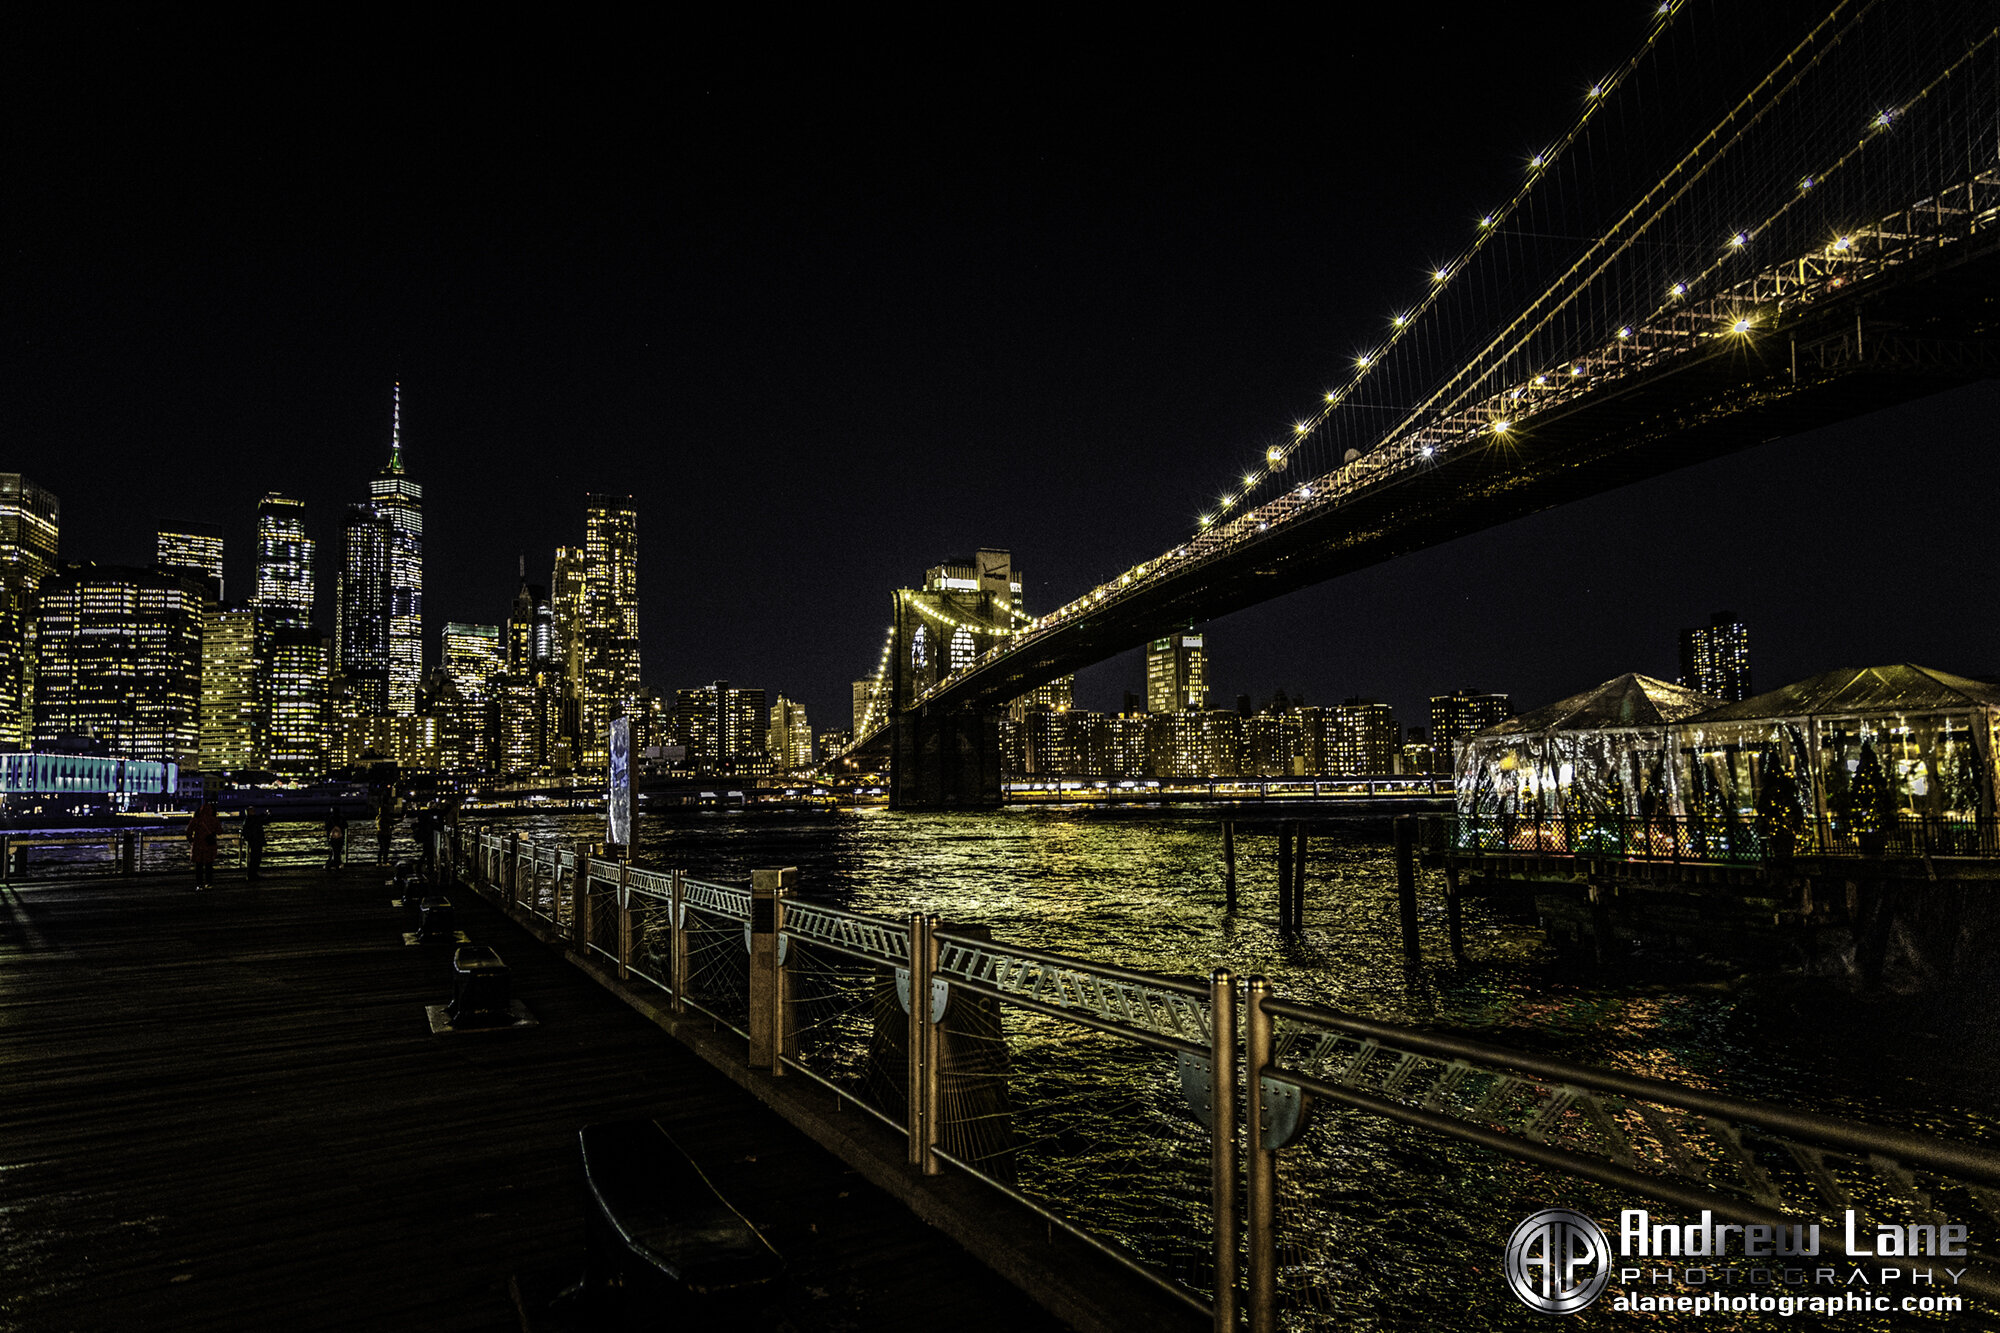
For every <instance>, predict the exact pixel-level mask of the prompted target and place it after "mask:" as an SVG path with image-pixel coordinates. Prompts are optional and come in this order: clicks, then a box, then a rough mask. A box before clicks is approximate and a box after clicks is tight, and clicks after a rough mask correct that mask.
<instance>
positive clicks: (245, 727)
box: [196, 604, 267, 773]
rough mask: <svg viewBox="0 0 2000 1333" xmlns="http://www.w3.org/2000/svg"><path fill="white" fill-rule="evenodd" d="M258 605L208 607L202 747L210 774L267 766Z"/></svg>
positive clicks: (204, 765) (204, 636)
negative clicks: (265, 760)
mask: <svg viewBox="0 0 2000 1333" xmlns="http://www.w3.org/2000/svg"><path fill="white" fill-rule="evenodd" d="M259 642H260V640H259V634H258V624H257V608H256V607H254V606H215V605H212V604H211V605H208V606H206V607H205V608H204V609H203V615H202V628H201V714H200V718H201V721H200V749H199V757H198V759H197V761H196V762H197V764H198V765H199V767H200V769H201V771H202V772H204V773H233V772H240V771H243V770H246V769H261V768H263V767H264V736H265V727H266V718H267V715H266V713H265V707H264V697H263V671H262V669H261V667H260V662H259Z"/></svg>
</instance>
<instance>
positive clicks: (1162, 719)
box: [1148, 708, 1243, 778]
mask: <svg viewBox="0 0 2000 1333" xmlns="http://www.w3.org/2000/svg"><path fill="white" fill-rule="evenodd" d="M1148 739H1149V740H1150V742H1151V745H1150V753H1149V755H1148V761H1149V764H1150V767H1151V770H1152V772H1153V774H1154V775H1155V776H1157V777H1162V778H1221V777H1235V776H1236V775H1237V774H1238V773H1239V772H1240V771H1241V769H1242V755H1243V718H1242V716H1241V715H1240V714H1239V713H1237V712H1236V711H1235V710H1234V709H1227V708H1218V709H1203V710H1199V711H1197V710H1193V709H1186V710H1183V711H1180V712H1176V713H1155V714H1153V726H1152V729H1151V732H1150V735H1149V737H1148Z"/></svg>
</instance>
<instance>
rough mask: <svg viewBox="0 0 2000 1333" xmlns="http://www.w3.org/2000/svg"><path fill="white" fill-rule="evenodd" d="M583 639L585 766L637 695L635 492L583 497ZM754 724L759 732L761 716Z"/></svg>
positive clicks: (599, 756) (599, 758)
mask: <svg viewBox="0 0 2000 1333" xmlns="http://www.w3.org/2000/svg"><path fill="white" fill-rule="evenodd" d="M582 641H583V678H582V681H581V685H582V689H581V691H580V697H579V704H580V715H579V717H578V733H579V736H578V739H579V740H580V741H581V743H582V746H583V763H584V766H585V767H586V768H600V767H603V766H604V765H605V764H606V763H607V762H609V758H608V749H607V747H608V745H609V743H610V726H611V719H612V718H615V717H619V716H621V715H624V714H626V713H629V712H630V711H631V709H632V707H633V705H634V703H635V702H636V701H637V699H638V696H639V516H638V512H637V511H636V510H635V509H634V508H633V505H632V499H631V497H630V496H614V495H592V496H587V497H586V498H585V512H584V537H583V634H582ZM757 711H758V713H759V714H760V715H761V713H762V712H763V707H762V703H761V701H760V702H759V706H758V710H757ZM756 730H757V732H758V735H759V738H760V739H761V737H762V734H763V731H764V727H763V725H762V719H761V716H760V718H759V720H758V725H757V728H756Z"/></svg>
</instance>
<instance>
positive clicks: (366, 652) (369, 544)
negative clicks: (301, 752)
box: [333, 504, 395, 713]
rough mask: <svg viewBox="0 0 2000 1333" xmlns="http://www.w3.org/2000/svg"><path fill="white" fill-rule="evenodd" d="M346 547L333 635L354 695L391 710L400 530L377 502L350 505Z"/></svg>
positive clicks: (373, 709)
mask: <svg viewBox="0 0 2000 1333" xmlns="http://www.w3.org/2000/svg"><path fill="white" fill-rule="evenodd" d="M344 536H345V538H346V551H345V553H344V558H343V559H342V561H341V566H340V588H339V594H338V596H336V597H335V599H334V607H335V614H334V622H333V627H334V628H333V638H334V643H335V644H336V645H337V649H338V652H339V661H340V673H341V675H343V676H345V677H346V678H347V689H348V694H349V697H350V698H351V699H352V701H353V703H354V705H355V707H357V708H359V709H360V710H361V711H363V712H367V713H386V712H388V711H389V559H390V551H391V550H392V548H393V543H394V539H395V530H394V528H393V527H392V526H391V525H390V523H389V520H388V519H387V518H386V517H384V516H383V514H382V513H381V511H379V510H377V509H376V508H375V506H374V505H368V504H351V505H349V506H347V522H346V524H345V525H344Z"/></svg>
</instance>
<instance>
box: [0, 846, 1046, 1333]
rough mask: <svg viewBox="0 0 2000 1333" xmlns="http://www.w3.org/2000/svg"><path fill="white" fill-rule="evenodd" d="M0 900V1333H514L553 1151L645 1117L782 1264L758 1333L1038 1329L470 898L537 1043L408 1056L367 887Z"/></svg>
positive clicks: (163, 885) (404, 990) (559, 1232)
mask: <svg viewBox="0 0 2000 1333" xmlns="http://www.w3.org/2000/svg"><path fill="white" fill-rule="evenodd" d="M229 878H230V880H231V881H232V882H230V883H225V884H224V885H223V886H222V887H220V888H217V889H214V890H210V891H208V892H205V893H199V894H198V893H195V892H193V891H192V886H191V885H190V884H189V883H188V882H187V881H186V880H185V879H175V878H139V879H127V880H117V879H96V880H70V881H60V882H53V883H48V884H41V885H37V884H32V883H29V884H21V885H16V886H15V888H13V889H11V890H10V889H4V888H0V1087H4V1094H0V1329H15V1328H20V1329H64V1330H68V1329H100V1328H102V1329H112V1328H118V1329H127V1328H162V1327H175V1328H200V1329H204V1330H227V1329H246V1330H247V1329H256V1330H265V1329H269V1328H273V1327H285V1328H300V1329H302V1328H339V1329H354V1328H422V1329H429V1330H444V1329H480V1330H487V1329H494V1330H497V1329H512V1328H515V1327H517V1318H516V1312H515V1304H514V1300H513V1298H512V1297H511V1295H510V1291H509V1278H510V1275H512V1274H520V1275H522V1282H521V1284H520V1285H521V1286H522V1288H523V1289H524V1290H526V1291H528V1292H529V1293H530V1295H531V1296H533V1295H536V1294H541V1295H546V1294H547V1293H549V1292H552V1291H553V1290H555V1289H557V1288H558V1287H559V1286H560V1285H562V1284H563V1283H564V1282H566V1281H567V1280H568V1278H569V1276H570V1275H572V1274H573V1273H574V1272H575V1271H576V1269H577V1267H578V1264H579V1261H580V1257H581V1234H582V1222H581V1213H580V1202H581V1200H580V1197H579V1188H580V1187H579V1180H580V1176H579V1172H578V1167H577V1150H576V1131H577V1129H578V1127H579V1126H581V1125H583V1124H585V1123H587V1122H590V1121H594V1120H601V1119H608V1118H614V1117H621V1116H635V1115H650V1116H658V1117H660V1118H661V1119H662V1120H663V1121H664V1122H665V1123H667V1124H668V1126H669V1127H670V1128H671V1129H672V1130H673V1132H674V1133H675V1134H676V1135H677V1136H678V1137H679V1138H680V1139H681V1141H682V1142H683V1143H684V1144H685V1145H686V1146H687V1147H688V1148H689V1150H690V1151H691V1152H692V1153H693V1154H694V1155H696V1156H697V1157H698V1158H699V1159H700V1160H702V1161H703V1162H704V1164H705V1165H708V1166H709V1167H710V1168H711V1169H712V1170H711V1174H712V1175H713V1177H714V1178H715V1180H716V1183H717V1185H718V1186H719V1187H720V1188H721V1189H722V1191H723V1192H724V1193H725V1194H726V1195H728V1196H729V1197H730V1198H731V1199H732V1200H733V1201H734V1202H736V1203H737V1204H738V1206H739V1207H741V1208H742V1210H743V1211H744V1212H745V1213H746V1214H747V1215H748V1216H749V1217H750V1218H751V1219H752V1220H753V1221H755V1222H756V1223H757V1224H758V1225H759V1226H761V1227H763V1228H764V1229H765V1231H766V1234H767V1235H769V1236H770V1238H771V1240H772V1241H773V1243H774V1244H775V1245H776V1246H777V1248H778V1249H779V1251H780V1252H781V1253H783V1254H784V1255H785V1257H786V1259H787V1261H788V1264H789V1276H788V1278H787V1280H786V1283H785V1286H784V1289H783V1290H782V1291H781V1292H780V1293H778V1295H777V1298H776V1299H777V1302H778V1308H779V1310H780V1311H781V1312H782V1313H781V1315H780V1316H779V1317H778V1318H777V1320H776V1322H775V1326H777V1327H789V1328H795V1329H798V1330H801V1331H802V1333H803V1331H804V1330H813V1329H834V1328H840V1329H852V1328H869V1329H901V1328H911V1329H914V1328H918V1327H923V1328H934V1327H938V1326H945V1327H957V1328H961V1329H969V1330H978V1329H989V1328H991V1329H998V1328H1003V1327H1004V1328H1007V1329H1010V1330H1015V1329H1021V1328H1030V1329H1032V1328H1044V1327H1050V1326H1051V1325H1050V1323H1049V1321H1048V1319H1047V1317H1046V1316H1045V1315H1043V1314H1042V1313H1041V1312H1040V1311H1039V1310H1038V1309H1036V1308H1035V1307H1034V1306H1033V1305H1031V1304H1030V1303H1029V1302H1028V1301H1027V1300H1026V1299H1025V1298H1024V1297H1022V1296H1021V1295H1020V1294H1019V1293H1018V1292H1017V1291H1016V1290H1015V1289H1014V1288H1012V1287H1010V1286H1008V1285H1007V1284H1006V1283H1005V1282H1003V1281H1002V1280H1001V1279H999V1278H997V1277H995V1276H994V1275H992V1274H991V1273H990V1272H989V1271H988V1270H987V1269H985V1268H984V1267H983V1266H981V1265H980V1264H979V1263H977V1262H976V1261H974V1260H973V1259H972V1258H971V1257H969V1256H968V1255H967V1254H966V1253H965V1252H964V1251H962V1250H960V1249H958V1248H957V1247H956V1246H955V1245H953V1244H952V1242H950V1241H949V1240H948V1239H946V1238H945V1237H944V1236H942V1235H941V1234H940V1233H938V1232H936V1231H934V1230H932V1229H930V1228H929V1227H927V1226H925V1225H924V1224H923V1223H921V1222H919V1221H918V1220H917V1219H916V1218H915V1217H914V1216H913V1215H912V1214H910V1213H909V1212H908V1211H907V1210H906V1209H905V1208H904V1207H903V1206H902V1205H900V1204H898V1203H896V1202H895V1201H894V1200H892V1199H890V1198H889V1197H888V1196H886V1195H884V1194H882V1193H880V1192H879V1191H877V1190H875V1189H874V1188H872V1187H871V1186H869V1185H868V1184H866V1183H865V1182H864V1181H862V1180H861V1179H860V1178H859V1177H857V1176H856V1175H854V1174H853V1173H852V1172H850V1171H849V1170H848V1169H847V1168H845V1167H844V1166H843V1165H841V1164H840V1163H839V1162H838V1161H836V1160H835V1159H834V1158H833V1157H831V1156H830V1155H828V1154H827V1153H825V1152H824V1151H822V1150H820V1149H819V1148H817V1147H816V1146H814V1145H812V1144H811V1143H809V1142H808V1141H807V1140H806V1139H805V1138H804V1137H803V1136H802V1135H801V1134H799V1133H798V1132H797V1131H795V1130H793V1129H792V1128H790V1127H789V1126H788V1125H786V1124H785V1123H784V1122H783V1121H782V1120H780V1119H779V1118H778V1117H777V1116H776V1115H775V1114H773V1113H771V1112H770V1111H768V1110H766V1109H765V1108H764V1107H762V1106H761V1105H759V1104H758V1103H756V1102H755V1101H754V1100H753V1099H752V1098H751V1097H750V1096H749V1095H748V1094H747V1093H745V1092H744V1091H742V1090H741V1089H739V1088H737V1087H736V1086H734V1085H733V1084H731V1083H729V1082H728V1081H727V1080H726V1079H725V1078H724V1077H723V1076H721V1075H720V1074H718V1073H716V1072H714V1071H713V1070H712V1069H710V1068H709V1066H708V1065H706V1064H705V1063H703V1062H702V1061H701V1060H700V1059H699V1058H697V1057H696V1056H694V1055H692V1054H690V1053H689V1052H688V1051H686V1050H685V1049H684V1048H682V1047H681V1046H680V1045H678V1044H677V1043H675V1042H674V1041H673V1040H671V1039H670V1038H668V1037H667V1036H665V1035H664V1034H662V1033H661V1032H660V1031H659V1030H658V1029H657V1028H656V1027H654V1026H653V1025H652V1024H650V1023H648V1022H647V1021H646V1020H645V1019H644V1018H642V1017H640V1016H639V1015H637V1014H635V1013H633V1012H632V1011H631V1010H630V1009H628V1008H627V1007H626V1006H625V1005H623V1004H622V1003H620V1002H619V1001H618V1000H617V999H616V998H614V997H613V996H611V995H609V994H607V993H605V991H604V990H603V989H602V988H600V987H599V986H597V985H595V984H593V983H592V982H591V981H590V980H588V979H587V978H585V977H584V976H582V975H580V974H579V973H577V972H576V971H575V969H573V968H571V967H569V966H568V965H567V964H565V963H563V962H562V961H560V959H559V958H558V957H556V956H555V955H553V954H552V953H551V952H549V951H548V950H546V949H544V948H543V947H541V946H539V945H537V944H534V943H533V942H531V941H530V940H529V939H528V938H527V937H526V936H525V935H524V934H522V933H521V932H520V931H519V929H518V928H517V927H515V926H513V925H511V924H510V923H507V922H506V921H505V920H504V919H503V918H502V917H501V916H500V915H499V914H498V913H497V912H496V911H495V910H494V909H492V908H490V907H489V906H487V905H486V904H484V903H482V902H480V901H478V900H477V899H476V898H475V897H474V895H472V894H470V893H461V894H460V895H458V898H457V899H456V900H455V901H456V902H457V904H458V906H459V908H460V914H461V924H462V926H463V927H464V929H466V931H467V932H468V933H469V934H470V935H471V936H472V937H473V938H474V939H475V940H477V941H479V942H481V943H485V944H491V945H493V946H495V947H496V948H497V949H498V950H499V951H500V952H501V954H502V956H503V957H505V959H506V960H507V962H508V963H509V965H510V966H511V968H512V969H513V977H514V983H515V994H516V995H517V996H519V997H520V998H522V999H523V1000H525V1001H526V1003H527V1004H528V1006H529V1007H530V1009H531V1010H532V1011H533V1013H534V1015H535V1016H536V1017H537V1018H538V1019H539V1020H540V1026H538V1027H534V1028H528V1029H523V1030H519V1031H514V1032H506V1033H486V1034H462V1035H452V1036H444V1037H434V1036H432V1035H431V1034H430V1031H429V1029H428V1027H427V1025H426V1022H425V1016H424V1011H423V1006H424V1005H425V1004H426V1003H437V1002H439V1001H441V1000H444V999H446V998H449V993H450V982H449V978H448V957H447V956H446V951H431V950H425V949H416V948H407V947H405V946H404V945H403V943H402V940H401V935H400V932H401V929H402V921H401V919H400V917H399V916H398V915H396V914H394V913H392V912H391V911H390V909H389V906H388V898H389V894H388V893H387V892H386V891H384V890H383V888H382V887H381V878H380V872H378V871H375V870H372V869H370V870H367V871H361V870H354V871H349V872H346V873H344V874H341V875H337V876H329V875H325V874H323V873H321V872H317V871H311V870H297V869H287V870H281V871H279V872H277V873H275V874H274V875H272V876H270V877H267V879H266V881H265V883H264V884H262V885H260V886H257V887H255V888H252V887H250V886H247V885H244V884H243V883H242V882H241V879H240V875H238V874H236V873H233V872H232V873H230V875H229Z"/></svg>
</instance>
